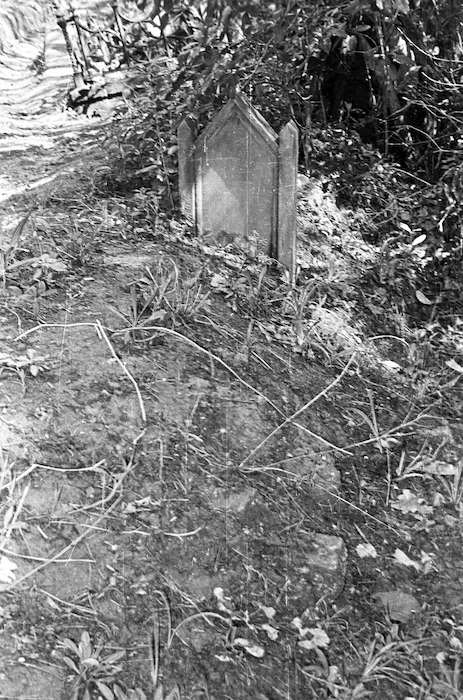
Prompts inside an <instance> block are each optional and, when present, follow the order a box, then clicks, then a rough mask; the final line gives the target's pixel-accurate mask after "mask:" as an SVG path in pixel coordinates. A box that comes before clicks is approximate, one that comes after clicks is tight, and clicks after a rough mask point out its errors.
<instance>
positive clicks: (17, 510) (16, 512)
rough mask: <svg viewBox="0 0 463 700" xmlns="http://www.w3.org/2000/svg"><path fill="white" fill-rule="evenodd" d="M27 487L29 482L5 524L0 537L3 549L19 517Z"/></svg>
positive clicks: (0, 546)
mask: <svg viewBox="0 0 463 700" xmlns="http://www.w3.org/2000/svg"><path fill="white" fill-rule="evenodd" d="M29 489H30V483H29V484H26V486H25V488H24V491H23V492H22V494H21V498H20V499H19V503H18V505H17V506H16V508H15V509H14V511H13V516H12V518H11V520H10V521H9V522H8V524H7V525H6V532H5V533H4V535H3V537H2V541H1V544H0V549H3V547H4V546H5V544H6V543H7V542H8V540H9V538H10V535H11V533H12V531H13V528H14V526H15V525H16V522H17V520H18V518H19V515H20V513H21V512H22V509H23V505H24V501H25V500H26V498H27V494H28V493H29ZM5 519H6V518H5Z"/></svg>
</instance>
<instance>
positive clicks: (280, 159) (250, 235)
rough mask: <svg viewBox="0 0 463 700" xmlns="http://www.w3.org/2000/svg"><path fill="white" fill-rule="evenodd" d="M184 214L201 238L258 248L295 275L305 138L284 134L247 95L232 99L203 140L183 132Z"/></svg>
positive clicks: (289, 129) (185, 125)
mask: <svg viewBox="0 0 463 700" xmlns="http://www.w3.org/2000/svg"><path fill="white" fill-rule="evenodd" d="M178 144H179V190H180V199H181V206H182V211H183V213H184V214H185V215H186V216H188V217H191V219H192V220H193V221H194V223H195V225H196V229H197V232H198V234H199V235H202V236H205V237H210V238H212V239H214V240H216V241H217V242H219V243H230V242H232V241H233V242H235V243H236V244H238V245H240V246H248V247H251V248H252V247H256V249H257V250H259V251H261V252H265V253H266V254H267V255H270V256H271V257H273V258H276V259H277V260H279V261H280V262H282V263H283V264H285V265H286V266H287V267H288V268H289V269H290V271H291V273H292V272H293V271H294V265H295V257H296V177H297V154H298V133H297V128H296V125H295V124H294V122H293V121H290V122H288V124H286V126H285V127H283V129H282V130H281V132H280V134H279V135H278V134H277V133H276V132H275V131H274V130H273V129H272V127H271V126H270V125H269V124H268V123H267V122H266V121H265V119H264V118H263V117H262V115H261V114H260V113H259V112H258V111H257V110H256V109H255V108H254V107H253V106H252V105H251V103H250V102H249V100H248V99H247V98H245V97H244V96H243V95H238V96H237V97H235V98H234V99H233V100H231V101H230V102H228V103H227V104H226V105H225V107H223V108H222V110H221V111H220V112H219V114H218V115H217V116H216V117H215V118H214V119H213V121H212V122H211V123H210V124H209V126H208V127H207V128H206V129H205V130H204V131H203V132H202V133H201V135H200V136H199V138H197V139H196V134H195V132H194V128H193V126H192V123H191V122H190V121H189V120H184V121H183V122H182V123H181V125H180V127H179V130H178Z"/></svg>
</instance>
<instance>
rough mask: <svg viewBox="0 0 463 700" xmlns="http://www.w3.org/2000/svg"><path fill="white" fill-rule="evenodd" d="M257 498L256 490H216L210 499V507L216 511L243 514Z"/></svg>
mask: <svg viewBox="0 0 463 700" xmlns="http://www.w3.org/2000/svg"><path fill="white" fill-rule="evenodd" d="M255 496H256V490H255V489H252V488H246V489H243V490H242V491H230V490H228V489H221V488H218V489H215V490H214V493H213V494H212V495H211V497H210V505H211V507H212V508H213V509H214V510H223V511H227V512H232V513H236V514H239V513H243V512H244V511H245V510H246V508H247V507H248V505H250V503H252V501H253V499H254V498H255Z"/></svg>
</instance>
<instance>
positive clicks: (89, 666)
mask: <svg viewBox="0 0 463 700" xmlns="http://www.w3.org/2000/svg"><path fill="white" fill-rule="evenodd" d="M59 647H60V650H61V651H62V656H61V658H62V660H63V662H64V663H65V664H66V666H67V667H68V668H69V669H70V670H71V671H72V673H73V674H75V676H76V678H75V679H74V681H73V688H72V695H71V698H70V700H90V699H91V698H92V697H94V695H93V693H94V692H96V693H97V694H98V695H97V696H98V697H100V696H101V697H103V698H105V699H107V700H114V699H115V698H116V699H117V700H123V699H124V698H126V697H127V695H126V694H125V692H124V690H123V688H122V686H121V685H120V684H119V683H118V682H117V681H116V676H117V675H118V674H119V673H120V672H121V671H122V666H121V665H120V663H119V662H120V660H121V659H122V658H123V656H124V655H125V651H124V650H122V651H116V652H114V653H113V654H108V655H106V656H103V653H102V651H103V650H102V647H101V645H97V646H96V647H94V646H93V645H92V642H91V639H90V635H89V633H88V632H87V631H86V630H84V631H83V632H82V634H81V636H80V641H79V643H78V644H76V643H75V642H74V641H72V639H68V638H66V639H63V640H62V641H61V642H60V643H59Z"/></svg>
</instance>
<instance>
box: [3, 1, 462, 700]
mask: <svg viewBox="0 0 463 700" xmlns="http://www.w3.org/2000/svg"><path fill="white" fill-rule="evenodd" d="M405 5H406V4H405V3H403V4H402V3H400V7H401V8H402V10H401V11H400V12H398V15H401V16H402V19H403V15H404V14H405V15H406V14H407V13H406V12H405V10H404V9H403V8H405ZM217 6H218V5H217ZM211 7H212V4H211ZM249 7H250V8H251V9H253V8H254V9H253V12H254V14H252V12H250V10H249V8H248V15H249V18H248V19H246V18H245V10H242V11H241V14H238V15H237V16H238V19H239V20H240V22H241V25H242V28H243V27H245V26H247V25H246V22H248V24H250V25H253V26H254V28H255V31H257V30H259V31H261V32H262V33H263V37H264V39H265V41H263V42H261V44H259V43H258V42H257V38H256V36H257V35H255V34H254V33H253V32H251V30H249V32H250V34H251V38H252V39H253V41H254V43H253V44H251V45H252V46H254V47H256V46H258V45H260V46H261V48H262V47H263V48H264V54H265V56H266V57H268V47H267V48H265V43H266V42H268V41H269V36H268V35H267V34H265V32H270V28H269V26H270V25H267V24H266V23H265V13H266V8H263V9H262V4H260V3H256V4H255V6H254V5H253V4H252V3H250V4H249ZM278 7H280V6H278ZM288 7H289V9H290V11H288V13H287V14H286V15H284V17H283V19H284V21H288V22H289V26H290V27H294V28H295V29H296V28H297V27H298V26H299V25H298V23H297V22H296V19H297V17H299V15H301V14H302V16H306V14H305V13H307V12H308V8H307V6H306V4H304V3H295V4H293V5H288ZM371 7H372V6H371V3H365V4H364V5H361V7H360V9H361V10H362V8H363V10H362V11H364V12H365V13H366V12H367V10H368V9H370V10H371ZM388 7H389V6H387V7H386V9H387V8H388ZM390 7H391V8H392V7H393V5H392V4H391V5H390ZM394 7H395V9H396V10H397V8H398V7H399V5H398V4H395V5H394ZM317 8H318V6H317ZM318 9H319V10H320V13H321V12H322V10H325V9H326V4H320V7H319V8H318ZM318 9H317V11H318ZM376 9H378V3H376ZM280 10H281V8H280ZM296 10H298V12H299V14H297V12H296ZM337 11H338V10H337V9H336V8H332V14H331V15H329V16H330V17H336V16H337V15H336V12H337ZM387 12H389V10H388V9H387ZM212 14H213V13H212V10H211V17H212ZM261 15H262V16H261ZM189 17H190V15H188V16H187V20H188V18H189ZM392 17H393V13H392V14H391V13H389V14H388V13H386V19H385V24H386V28H387V23H388V22H389V23H391V22H392ZM414 18H415V16H414V17H413V18H412V19H414ZM196 19H197V21H198V22H199V19H198V18H196ZM231 19H233V18H230V19H229V21H231ZM373 19H375V22H376V21H377V20H378V17H376V18H373ZM336 21H337V20H336ZM211 22H212V18H211ZM223 22H224V23H225V20H223ZM285 26H286V25H285ZM351 26H352V25H349V27H351ZM360 26H361V25H360ZM374 26H375V27H376V29H377V27H378V26H379V25H377V24H375V25H374ZM357 27H358V24H357ZM253 31H254V30H253ZM271 31H272V32H273V34H272V35H271V36H272V41H273V42H274V43H275V42H276V41H277V39H278V37H277V36H276V30H273V29H272V30H271ZM362 33H363V34H366V33H367V30H366V29H364V30H362V29H358V28H357V34H356V36H357V35H358V34H362ZM289 36H290V37H292V38H291V41H293V40H294V36H299V35H298V34H297V32H296V31H295V33H294V34H291V33H289ZM336 36H337V35H336ZM349 36H353V34H352V33H351V34H349ZM187 38H189V39H191V37H188V36H187ZM357 38H358V37H357ZM444 38H445V37H444V35H442V41H443V40H444ZM171 41H174V40H173V39H172V40H171ZM177 41H179V42H180V49H179V51H180V55H181V52H182V51H184V54H185V55H184V61H185V63H184V68H185V70H184V72H185V75H184V76H183V77H182V80H181V81H179V83H178V86H177V87H178V92H175V90H174V92H173V94H172V96H171V101H170V102H169V103H168V104H167V102H166V104H164V105H163V106H162V108H160V104H159V102H158V101H157V100H154V99H153V94H152V93H150V89H151V88H150V82H151V81H153V80H154V72H153V73H149V71H148V70H145V68H146V65H145V67H144V68H143V70H142V71H141V78H140V79H141V80H143V81H145V83H147V84H145V89H144V92H142V93H141V95H140V96H139V97H138V99H135V98H134V101H133V102H130V104H129V105H128V107H127V109H128V116H129V117H130V120H131V121H130V123H129V121H128V119H127V115H125V116H124V115H120V116H119V117H118V118H117V119H115V120H114V121H113V122H111V123H110V124H109V125H105V124H104V123H100V122H98V121H97V122H96V123H95V122H91V121H90V120H84V119H80V120H75V118H74V117H72V116H70V115H66V114H63V115H62V119H63V126H64V127H65V128H63V133H62V134H59V133H58V134H51V133H50V130H47V127H45V126H44V125H43V123H40V121H39V122H34V123H33V125H32V126H31V125H30V126H29V130H27V131H26V134H24V130H20V129H18V133H16V134H15V135H14V141H13V143H14V146H16V148H11V144H10V143H8V144H7V145H6V148H7V150H8V148H9V151H8V157H7V158H5V159H4V160H3V161H2V163H1V165H0V175H1V177H2V181H3V179H4V180H5V181H10V182H13V183H14V184H15V187H14V188H12V190H11V192H10V193H9V195H8V196H7V197H6V198H5V199H4V200H2V202H1V210H0V213H1V216H2V228H1V238H0V248H1V251H2V263H3V267H2V281H1V288H0V319H1V325H0V342H1V347H0V388H1V391H2V393H1V399H0V407H1V413H0V440H1V442H0V522H1V530H0V531H1V539H0V543H1V544H0V549H1V551H0V622H1V626H0V635H1V643H2V652H3V653H2V659H1V660H0V679H1V682H0V697H2V696H3V697H5V698H26V697H27V698H30V697H33V698H37V700H38V699H39V698H40V700H43V699H44V698H47V699H48V698H49V699H50V700H55V699H56V700H58V699H60V700H61V699H66V700H67V699H68V698H72V699H73V700H93V699H94V698H95V699H99V698H103V699H104V700H107V699H109V700H112V699H113V698H114V699H115V700H146V699H148V700H152V699H153V698H154V700H178V699H179V698H180V699H181V700H186V699H193V698H195V699H196V698H200V699H203V698H204V699H206V698H207V699H208V700H212V699H214V698H215V700H219V699H222V698H223V699H225V698H231V699H232V700H241V699H243V700H244V698H256V699H257V700H275V699H277V698H291V700H299V699H301V700H302V698H304V700H305V699H306V698H340V699H341V700H354V699H357V698H368V697H370V698H392V699H396V698H400V699H403V698H413V699H414V700H418V698H419V699H426V700H434V699H436V700H443V699H450V700H453V699H455V700H457V699H458V698H460V697H461V695H462V692H463V689H462V680H461V670H460V669H461V653H462V643H463V637H462V631H463V620H462V601H461V587H462V575H463V574H462V572H463V560H462V554H461V551H462V548H461V538H462V529H461V523H462V497H463V481H462V459H463V455H462V451H461V431H462V427H461V420H462V419H461V410H462V397H461V390H460V383H461V375H462V373H463V360H462V358H461V342H462V341H461V339H462V327H461V321H460V318H459V313H460V305H459V304H460V302H459V298H458V295H457V291H458V283H459V272H458V269H457V260H458V253H457V251H455V250H452V251H451V248H450V246H453V245H454V243H455V241H456V238H455V236H456V235H457V234H456V228H455V226H456V225H457V224H458V221H459V218H458V217H459V209H458V206H457V202H456V199H455V202H454V203H453V204H452V201H451V197H454V195H455V192H457V187H456V185H455V187H454V189H453V190H452V189H451V188H450V189H449V180H448V178H449V177H450V176H449V174H448V170H447V169H445V168H443V169H442V171H441V173H442V178H441V179H440V180H433V179H432V178H430V177H429V173H428V174H426V168H425V167H424V166H423V170H421V171H418V170H417V169H416V168H415V169H414V170H413V171H408V170H407V168H406V167H404V163H398V162H397V161H396V160H392V159H391V158H389V157H386V155H385V153H384V148H382V146H381V143H377V144H376V145H372V144H371V143H366V142H365V141H364V140H362V138H361V136H360V135H359V133H358V132H357V131H356V130H355V129H354V128H353V126H354V125H353V124H352V121H348V122H347V123H346V122H342V121H341V122H336V123H327V122H324V120H323V119H321V120H320V121H319V122H317V123H314V124H313V125H312V126H311V129H310V138H308V140H307V141H306V147H307V151H306V153H305V154H303V158H302V161H301V169H300V175H299V183H298V185H299V187H298V269H297V277H296V280H295V282H294V283H293V282H292V281H291V280H290V278H289V276H288V274H287V272H286V271H285V270H284V269H283V268H282V267H281V266H279V265H278V264H277V263H276V262H275V261H272V260H271V259H269V258H268V257H266V256H265V255H261V254H259V255H254V254H250V253H249V252H245V251H243V250H242V249H240V248H239V247H235V246H234V245H233V244H230V245H228V246H225V247H221V246H217V245H214V244H211V242H210V241H208V240H201V239H198V238H197V237H196V236H195V235H194V233H193V231H192V229H191V226H190V224H189V222H186V221H184V220H183V219H182V217H181V216H180V214H179V213H178V211H177V210H176V204H177V202H176V190H175V177H174V175H175V167H176V166H175V139H174V137H175V120H176V119H177V118H178V116H179V115H178V113H177V106H178V105H181V104H182V100H183V97H184V96H185V92H182V90H183V91H185V90H187V87H186V86H187V82H188V80H189V79H190V78H191V75H192V72H194V71H196V72H197V79H198V80H200V77H201V75H200V71H199V67H201V66H204V65H206V67H207V66H209V69H210V71H211V74H213V75H214V76H215V78H218V80H217V84H218V85H219V86H220V85H225V84H226V80H225V77H223V81H222V82H221V81H220V80H219V79H220V75H218V74H217V72H215V73H212V72H213V70H215V66H216V64H215V63H214V62H213V61H211V62H209V63H208V62H207V61H204V64H203V63H201V62H200V61H199V59H198V56H199V55H200V52H199V50H198V51H197V53H196V54H195V50H196V49H195V50H192V51H191V52H190V53H188V52H186V50H185V41H186V39H185V37H184V36H182V35H181V34H180V37H179V39H177ZM259 41H260V39H259ZM279 41H280V43H281V44H283V43H284V42H283V37H282V36H281V37H280V39H279ZM429 42H431V39H429ZM167 46H168V47H169V42H167ZM269 46H270V45H269ZM272 46H273V44H272ZM206 48H210V47H209V44H207V43H206ZM444 48H445V46H444ZM158 59H159V57H158V56H157V57H156V61H158ZM193 59H194V60H193ZM148 60H149V61H153V63H154V62H155V59H154V58H152V57H151V58H150V57H148ZM249 60H250V59H249ZM410 60H411V59H410ZM157 65H158V63H156V66H157ZM166 65H168V64H166ZM243 65H244V68H246V63H245V62H244V63H243ZM255 65H256V63H254V66H255ZM272 65H273V64H272V63H271V61H270V62H267V61H263V60H262V61H261V62H259V61H258V62H257V66H259V67H260V66H262V67H264V66H265V69H266V70H270V68H269V66H270V67H271V66H272ZM409 67H411V66H409ZM181 70H182V68H181ZM249 70H251V69H250V68H249ZM256 75H259V73H258V71H256ZM143 76H144V77H143ZM185 76H186V77H185ZM244 77H245V78H246V75H245V76H244ZM264 77H265V76H264ZM176 79H178V74H177V73H172V74H171V76H170V77H169V75H168V71H166V73H165V74H162V73H160V74H159V75H158V80H159V87H160V92H159V95H160V96H161V97H162V99H164V100H167V94H168V89H170V90H172V88H173V83H172V80H176ZM183 79H185V81H186V82H185V83H183V82H182V81H183ZM187 79H188V80H187ZM212 84H213V81H212V79H211V80H210V81H209V83H208V84H207V85H206V88H205V89H204V91H203V93H201V94H203V95H204V103H203V105H202V107H201V109H202V110H203V114H207V110H208V109H212V107H215V106H217V102H220V100H221V99H222V97H225V96H224V95H219V96H218V100H217V102H213V104H212V103H211V102H210V92H209V93H208V89H209V87H210V89H211V90H212ZM169 85H170V87H169ZM177 87H176V89H177ZM188 90H189V92H190V94H191V95H193V96H197V93H196V92H195V91H194V90H191V85H190V88H188ZM256 94H258V93H256ZM262 94H263V95H264V97H265V90H264V91H263V93H261V95H262ZM271 94H273V93H271ZM264 97H263V98H262V100H263V103H264V104H265V99H264ZM219 98H220V99H219ZM257 99H258V98H257ZM267 99H268V98H267ZM208 100H209V102H208ZM279 104H280V106H281V110H283V111H284V104H285V103H284V101H282V102H280V103H279ZM13 106H14V102H13V101H12V102H11V103H10V104H9V105H8V104H7V105H6V106H5V105H3V107H2V110H7V112H8V114H10V113H11V110H13ZM200 106H201V104H200ZM260 106H262V104H261V105H260ZM203 107H204V109H203ZM154 108H156V110H157V111H156V112H155V113H153V109H154ZM279 109H280V108H278V109H276V112H275V116H276V119H277V120H278V118H279ZM342 109H344V110H345V109H347V108H346V107H345V106H342ZM162 110H164V111H162ZM13 116H14V111H13ZM267 116H268V114H267ZM200 118H201V110H200V112H199V114H198V119H200ZM349 118H350V119H351V118H352V117H351V116H350V117H349ZM454 118H456V117H454ZM149 122H151V127H150V128H151V131H147V125H148V124H149ZM77 129H82V131H81V132H79V131H77ZM31 131H32V132H33V133H34V134H37V133H39V134H42V136H43V135H46V136H47V138H53V139H54V144H55V148H54V149H48V148H41V149H40V148H39V149H36V150H35V151H34V153H33V157H28V156H27V154H28V149H27V147H26V148H25V151H26V155H24V150H23V149H22V146H23V145H24V143H25V142H24V141H23V139H24V138H25V136H29V135H30V133H31ZM76 133H80V134H84V135H85V136H84V138H81V139H80V140H76V138H75V134H76ZM383 136H384V133H383ZM433 138H434V137H433ZM452 138H453V137H452ZM383 140H384V139H383ZM111 144H112V148H109V147H108V146H111ZM383 145H384V144H383ZM19 146H21V148H19ZM309 146H310V148H309ZM57 152H58V153H57ZM121 153H122V154H123V155H124V156H125V157H126V159H125V162H124V163H121V161H120V160H119V159H118V154H119V155H120V154H121ZM306 155H307V158H308V160H307V162H306V161H305V160H304V158H305V157H306ZM420 157H421V155H420ZM452 157H453V156H452ZM455 157H456V156H455ZM310 159H313V162H316V164H317V166H316V169H315V168H311V167H310V162H311V160H310ZM307 165H309V167H307ZM46 169H49V170H51V171H53V170H54V169H56V172H59V173H60V177H59V179H57V180H55V181H52V184H51V185H50V184H49V183H45V184H40V180H41V178H42V175H43V171H44V170H46ZM445 173H447V175H446V174H445ZM452 177H453V176H452ZM147 178H148V179H147ZM446 178H447V179H446ZM452 182H453V180H452ZM23 183H25V184H26V186H25V187H22V184H23ZM37 183H39V184H37ZM31 184H32V185H34V187H31ZM35 185H36V186H35ZM446 188H447V189H446ZM452 192H453V194H452ZM436 193H440V195H441V196H439V197H436ZM448 207H450V209H448ZM440 222H442V227H441V228H442V231H441V230H440V229H439V223H440ZM444 224H445V226H450V225H451V226H452V228H451V229H450V228H445V226H444ZM423 236H424V237H423ZM439 236H440V237H439ZM452 241H453V243H452ZM446 246H448V247H446ZM439 251H440V252H439ZM447 253H448V255H447Z"/></svg>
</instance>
